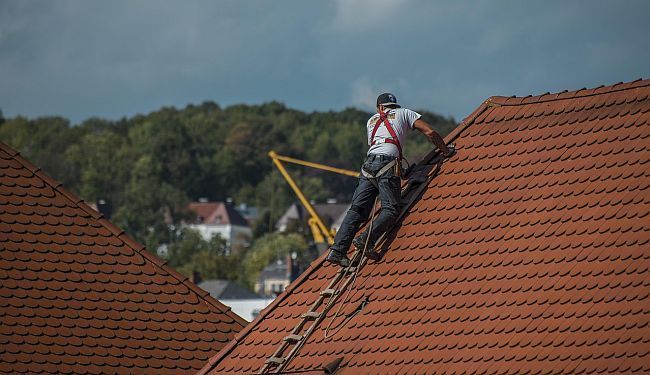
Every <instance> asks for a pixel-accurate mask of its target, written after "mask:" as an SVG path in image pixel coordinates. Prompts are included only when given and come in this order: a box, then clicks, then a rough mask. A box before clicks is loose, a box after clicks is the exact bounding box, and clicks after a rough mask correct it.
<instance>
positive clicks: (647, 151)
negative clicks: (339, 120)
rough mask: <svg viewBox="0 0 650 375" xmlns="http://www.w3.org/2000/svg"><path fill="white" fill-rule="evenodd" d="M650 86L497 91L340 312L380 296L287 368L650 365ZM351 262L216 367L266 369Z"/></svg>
mask: <svg viewBox="0 0 650 375" xmlns="http://www.w3.org/2000/svg"><path fill="white" fill-rule="evenodd" d="M649 94H650V80H643V81H642V80H639V81H635V82H631V83H626V84H616V85H613V86H607V87H600V88H596V89H592V90H586V89H582V90H578V91H573V92H562V93H558V94H544V95H541V96H531V97H525V98H515V97H512V98H506V97H492V98H490V99H488V100H487V101H486V102H485V103H483V104H482V105H481V106H480V107H479V108H478V109H477V110H476V111H474V112H473V113H472V114H471V115H470V116H469V117H468V118H466V119H465V120H464V121H463V122H462V123H461V124H460V125H459V126H458V128H457V129H455V130H454V131H453V132H452V134H450V135H449V136H448V137H447V139H446V140H447V141H453V142H455V144H456V145H457V147H458V153H457V155H455V156H454V157H453V158H451V159H449V160H447V161H445V162H444V163H443V164H442V165H441V166H440V168H439V171H438V173H437V174H436V175H435V177H433V178H432V179H430V180H429V181H428V183H426V184H421V185H420V186H423V187H426V188H423V189H422V190H420V188H418V187H414V188H413V189H411V193H409V194H408V195H407V201H409V202H411V205H410V208H408V210H407V213H406V215H405V216H404V217H403V218H402V220H401V226H399V228H398V229H397V231H396V232H393V236H392V237H394V238H392V241H390V242H389V244H388V245H387V251H386V253H385V255H384V257H383V259H382V260H381V261H380V262H378V263H375V262H369V263H368V264H366V265H365V266H364V267H363V268H362V269H361V270H360V272H359V274H358V279H357V281H356V284H355V286H354V287H353V288H351V289H350V291H351V292H350V297H349V300H350V302H348V303H347V304H346V305H345V307H344V308H343V310H342V317H341V318H339V319H338V321H337V322H336V323H334V325H333V326H337V325H339V324H340V323H341V321H342V320H343V318H344V317H345V316H348V314H350V313H352V312H353V311H354V310H355V309H357V307H358V306H359V305H360V301H362V300H363V299H364V298H366V297H367V298H368V299H369V300H370V302H369V303H368V304H367V305H366V306H365V308H363V309H362V310H361V311H360V312H359V313H358V314H357V315H355V316H353V317H352V318H350V320H349V322H348V323H347V324H345V325H343V326H342V328H341V330H340V331H339V332H338V333H336V334H334V335H333V336H330V337H329V338H325V337H324V329H325V327H326V326H327V325H328V324H329V323H330V322H331V319H332V315H333V314H334V313H335V312H336V309H337V308H338V306H339V304H340V303H341V301H342V300H343V298H341V299H339V302H338V303H337V304H336V305H335V306H334V308H332V309H331V310H330V313H329V314H328V316H327V318H326V319H325V320H324V321H323V323H322V324H321V325H320V326H319V328H318V329H317V330H316V331H315V332H314V333H313V334H312V335H311V337H310V338H309V339H308V340H307V341H306V344H305V345H304V346H303V347H302V349H301V350H300V351H299V353H298V355H297V357H296V358H295V359H294V360H293V361H292V362H291V363H290V365H289V366H288V367H287V368H286V369H285V371H291V370H309V369H314V370H316V369H318V368H322V366H323V364H325V363H329V362H330V361H332V360H334V359H336V358H338V357H343V361H342V362H341V368H340V372H337V374H359V373H385V374H388V373H390V374H395V373H433V372H436V373H443V372H444V373H535V374H536V373H559V372H572V373H578V374H580V373H583V374H584V373H595V372H597V373H602V372H648V371H650V356H649V352H650V325H649V323H650V298H649V293H650V277H649V276H650V272H649V270H648V267H649V266H650V252H648V248H649V246H648V243H649V241H650V218H649V216H648V215H649V211H650V192H649V191H648V187H649V185H650V165H649V164H648V163H649V162H650V139H649V137H650V124H649V123H648V120H649V119H650V113H649V112H650V98H648V95H649ZM429 157H434V160H435V158H436V157H435V156H434V155H429ZM420 169H423V170H426V168H425V167H424V166H422V167H421V168H420ZM434 170H435V169H434ZM414 173H415V172H414ZM420 177H421V176H420ZM414 196H415V197H417V199H414ZM336 271H337V269H336V267H334V266H331V265H328V264H326V263H324V262H323V257H320V258H319V259H318V260H317V261H315V262H314V263H313V264H312V266H311V267H310V269H308V270H307V271H305V273H304V274H303V275H302V276H301V277H300V278H299V279H297V280H296V281H295V282H294V283H293V284H292V285H290V286H289V287H288V288H287V290H286V291H285V293H284V294H282V295H280V296H279V297H278V298H277V299H276V300H275V301H274V303H273V304H271V305H270V306H269V307H268V308H267V309H265V310H264V311H263V312H262V313H261V314H260V316H259V317H258V319H256V320H255V321H254V322H253V323H251V324H250V325H249V326H248V327H246V329H244V330H243V331H242V332H240V334H238V335H237V338H236V339H235V340H234V341H233V342H231V343H230V344H229V345H228V346H227V347H226V348H225V349H223V350H222V351H221V352H220V353H219V354H218V355H217V356H215V357H214V358H212V359H211V360H210V361H209V363H208V364H206V366H205V367H204V368H203V370H202V373H211V374H217V373H219V374H223V373H250V372H255V371H257V370H258V369H260V368H261V367H262V365H263V364H264V361H265V360H266V359H267V358H268V357H270V356H271V355H272V354H273V352H274V351H275V350H276V349H277V348H278V346H279V345H280V343H281V340H282V339H283V337H285V336H287V335H288V334H289V333H290V330H291V329H292V328H293V327H294V326H296V324H297V323H298V322H299V316H300V315H301V314H302V313H305V312H307V311H308V309H309V307H310V305H311V304H312V303H313V302H314V301H315V300H316V299H317V298H318V296H319V291H320V290H322V289H324V288H325V286H326V285H327V284H328V283H329V281H330V280H331V279H332V278H333V277H334V275H335V272H336ZM285 354H286V353H285ZM314 373H317V372H316V371H315V372H314Z"/></svg>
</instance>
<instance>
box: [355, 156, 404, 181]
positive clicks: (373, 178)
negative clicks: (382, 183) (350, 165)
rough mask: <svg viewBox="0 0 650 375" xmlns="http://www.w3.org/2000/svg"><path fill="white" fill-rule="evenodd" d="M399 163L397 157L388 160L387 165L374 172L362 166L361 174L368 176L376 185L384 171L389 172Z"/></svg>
mask: <svg viewBox="0 0 650 375" xmlns="http://www.w3.org/2000/svg"><path fill="white" fill-rule="evenodd" d="M395 163H397V159H393V160H391V161H390V162H388V163H387V164H386V165H384V166H383V167H382V168H381V169H380V170H378V171H377V173H375V174H372V173H370V172H368V171H366V170H365V169H363V168H361V175H363V177H365V178H367V179H369V180H370V182H372V183H373V184H374V185H377V180H378V179H379V177H381V176H382V175H383V174H384V173H386V172H388V171H389V170H390V169H391V168H393V166H394V165H395Z"/></svg>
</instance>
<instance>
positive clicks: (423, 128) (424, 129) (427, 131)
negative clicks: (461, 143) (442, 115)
mask: <svg viewBox="0 0 650 375" xmlns="http://www.w3.org/2000/svg"><path fill="white" fill-rule="evenodd" d="M413 128H415V129H416V130H417V131H419V132H421V133H422V134H424V135H425V136H426V137H427V138H429V140H430V141H431V142H432V143H433V144H434V145H436V147H438V149H439V150H440V151H441V152H442V154H443V155H444V156H449V155H451V153H452V151H451V150H450V149H449V147H447V145H446V144H445V140H444V139H442V137H441V136H440V134H438V132H436V131H435V130H433V129H431V125H429V124H427V123H426V122H425V121H424V120H421V119H417V120H415V123H413Z"/></svg>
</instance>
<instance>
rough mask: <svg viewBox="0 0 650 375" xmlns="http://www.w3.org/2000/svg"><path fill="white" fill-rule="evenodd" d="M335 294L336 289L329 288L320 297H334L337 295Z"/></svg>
mask: <svg viewBox="0 0 650 375" xmlns="http://www.w3.org/2000/svg"><path fill="white" fill-rule="evenodd" d="M335 294H336V290H335V289H331V288H327V289H325V290H322V291H321V292H320V295H321V296H333V295H335Z"/></svg>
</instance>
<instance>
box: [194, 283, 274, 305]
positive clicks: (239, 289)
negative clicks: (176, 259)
mask: <svg viewBox="0 0 650 375" xmlns="http://www.w3.org/2000/svg"><path fill="white" fill-rule="evenodd" d="M199 288H201V289H203V290H205V291H206V292H208V293H210V295H211V296H212V297H214V298H218V299H222V300H225V299H251V298H262V297H260V296H258V295H257V294H255V293H253V292H251V291H250V290H248V289H246V288H244V287H243V286H241V285H240V284H238V283H236V282H234V281H230V280H205V281H202V282H200V283H199Z"/></svg>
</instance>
